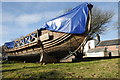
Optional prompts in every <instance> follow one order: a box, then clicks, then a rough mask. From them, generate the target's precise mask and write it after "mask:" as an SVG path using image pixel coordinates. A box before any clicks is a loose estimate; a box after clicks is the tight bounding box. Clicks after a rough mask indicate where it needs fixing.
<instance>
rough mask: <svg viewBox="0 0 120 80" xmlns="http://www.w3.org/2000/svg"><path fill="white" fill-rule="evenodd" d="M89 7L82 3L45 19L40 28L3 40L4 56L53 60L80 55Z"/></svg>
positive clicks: (45, 60)
mask: <svg viewBox="0 0 120 80" xmlns="http://www.w3.org/2000/svg"><path fill="white" fill-rule="evenodd" d="M92 7H93V5H91V4H88V3H83V4H81V5H79V6H77V7H75V8H73V9H72V10H71V11H69V12H68V13H66V14H64V15H62V16H59V17H57V18H54V19H52V20H49V21H47V22H46V23H45V24H44V26H43V27H42V28H40V29H37V30H35V31H34V32H32V33H30V34H28V35H26V36H24V37H21V38H19V39H17V40H15V41H11V42H6V43H5V44H4V49H5V52H6V54H7V55H8V60H21V61H34V62H41V63H54V62H60V60H61V59H63V58H67V57H70V56H71V55H75V56H76V58H81V57H82V52H83V48H84V45H85V44H86V42H87V41H88V40H89V38H90V31H91V26H90V22H91V9H92ZM68 17H69V18H68ZM61 19H62V20H61ZM80 20H83V21H80Z"/></svg>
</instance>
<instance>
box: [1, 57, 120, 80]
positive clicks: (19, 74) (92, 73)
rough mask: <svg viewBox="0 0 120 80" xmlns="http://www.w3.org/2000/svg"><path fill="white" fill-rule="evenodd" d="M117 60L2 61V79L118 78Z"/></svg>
mask: <svg viewBox="0 0 120 80" xmlns="http://www.w3.org/2000/svg"><path fill="white" fill-rule="evenodd" d="M118 60H119V58H114V59H105V60H96V61H88V62H78V63H55V64H47V65H40V64H39V63H22V62H14V61H3V62H2V63H3V64H2V74H3V76H2V78H3V79H10V78H11V79H16V80H18V79H27V80H29V79H32V78H34V80H35V79H38V80H39V79H42V80H43V79H46V78H57V79H58V78H62V79H63V78H74V79H77V78H119V74H118Z"/></svg>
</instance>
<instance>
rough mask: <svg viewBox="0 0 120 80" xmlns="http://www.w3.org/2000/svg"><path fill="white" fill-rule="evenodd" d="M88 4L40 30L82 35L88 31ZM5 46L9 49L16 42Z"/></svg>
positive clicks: (76, 8)
mask: <svg viewBox="0 0 120 80" xmlns="http://www.w3.org/2000/svg"><path fill="white" fill-rule="evenodd" d="M87 5H88V3H83V4H81V5H79V6H77V7H75V8H73V9H72V10H71V11H69V12H68V13H66V14H64V15H61V16H59V17H56V18H54V19H52V20H49V21H48V22H46V23H45V24H44V26H43V27H42V28H40V29H47V30H52V31H56V32H65V33H73V34H82V33H84V32H85V30H86V23H87V17H88V10H89V9H88V6H87ZM5 45H6V46H7V47H8V48H13V47H14V41H12V42H7V43H5Z"/></svg>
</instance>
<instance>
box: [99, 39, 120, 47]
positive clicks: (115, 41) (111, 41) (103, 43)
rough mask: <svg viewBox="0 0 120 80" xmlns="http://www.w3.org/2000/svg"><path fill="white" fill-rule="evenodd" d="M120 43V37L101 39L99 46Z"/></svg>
mask: <svg viewBox="0 0 120 80" xmlns="http://www.w3.org/2000/svg"><path fill="white" fill-rule="evenodd" d="M111 45H120V39H115V40H107V41H101V42H100V44H99V45H98V46H111Z"/></svg>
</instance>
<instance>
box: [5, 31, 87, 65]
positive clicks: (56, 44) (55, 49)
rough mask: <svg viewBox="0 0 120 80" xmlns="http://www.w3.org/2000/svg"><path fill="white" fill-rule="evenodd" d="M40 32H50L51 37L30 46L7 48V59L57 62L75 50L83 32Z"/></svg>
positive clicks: (81, 40)
mask: <svg viewBox="0 0 120 80" xmlns="http://www.w3.org/2000/svg"><path fill="white" fill-rule="evenodd" d="M41 32H42V34H46V33H49V34H50V33H51V32H52V36H53V38H52V39H51V40H50V39H48V40H45V41H44V40H43V41H41V42H39V43H38V42H37V43H36V42H35V43H33V44H34V45H32V46H30V45H31V44H29V46H30V47H26V48H24V47H25V46H23V47H21V48H19V49H13V50H11V51H10V50H9V51H8V52H7V53H8V58H9V60H21V61H33V62H38V61H40V62H45V63H48V62H59V61H60V60H61V59H63V58H64V57H66V56H68V55H69V54H70V52H73V51H75V50H76V49H77V48H78V47H79V45H80V44H81V43H82V42H83V40H84V38H85V34H82V35H78V34H67V33H60V32H53V31H49V30H43V31H41ZM40 59H41V60H40Z"/></svg>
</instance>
